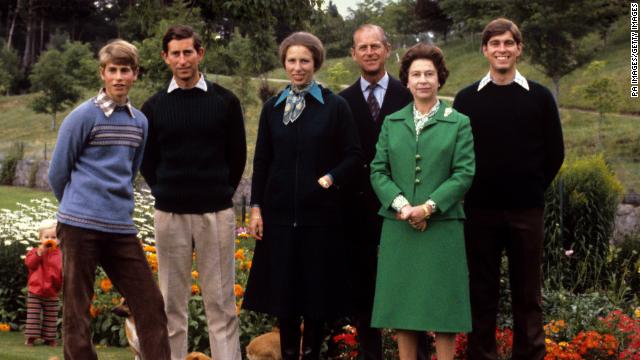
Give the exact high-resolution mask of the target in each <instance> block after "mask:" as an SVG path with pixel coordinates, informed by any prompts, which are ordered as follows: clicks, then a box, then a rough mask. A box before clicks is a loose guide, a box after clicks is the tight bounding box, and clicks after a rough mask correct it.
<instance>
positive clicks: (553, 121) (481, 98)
mask: <svg viewBox="0 0 640 360" xmlns="http://www.w3.org/2000/svg"><path fill="white" fill-rule="evenodd" d="M528 82H529V91H527V90H526V89H524V88H523V87H521V86H520V85H518V84H517V83H511V84H509V85H504V86H498V85H496V84H494V83H492V82H491V83H489V84H487V85H486V86H485V87H484V88H483V89H482V90H480V91H478V90H477V89H478V83H479V82H476V83H474V84H472V85H470V86H469V87H467V88H465V89H463V90H461V91H460V92H459V93H458V94H457V95H456V98H455V101H454V103H453V107H454V108H455V109H456V110H458V111H460V112H461V113H463V114H465V115H467V116H469V118H470V119H471V128H472V131H473V140H474V147H475V152H476V174H475V177H474V179H473V184H472V186H471V189H470V190H469V192H468V193H467V195H466V197H465V206H468V207H476V208H502V209H518V208H532V207H543V206H544V191H545V190H546V188H547V187H548V186H549V184H550V183H551V181H553V178H554V177H555V176H556V174H557V172H558V170H559V169H560V166H561V165H562V161H563V159H564V145H563V141H562V128H561V125H560V116H559V115H558V108H557V106H556V103H555V100H554V99H553V96H552V95H551V93H550V92H549V90H548V89H547V88H545V87H544V86H542V85H540V84H538V83H536V82H534V81H531V80H528Z"/></svg>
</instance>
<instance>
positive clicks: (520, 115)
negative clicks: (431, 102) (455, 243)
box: [453, 18, 564, 360]
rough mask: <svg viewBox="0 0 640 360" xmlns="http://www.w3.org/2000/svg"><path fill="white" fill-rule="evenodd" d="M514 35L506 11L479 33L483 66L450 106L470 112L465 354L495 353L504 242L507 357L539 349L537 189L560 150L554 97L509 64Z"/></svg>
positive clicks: (517, 51)
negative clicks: (472, 161) (509, 322)
mask: <svg viewBox="0 0 640 360" xmlns="http://www.w3.org/2000/svg"><path fill="white" fill-rule="evenodd" d="M522 46H523V45H522V35H521V34H520V31H519V30H518V27H517V26H516V25H515V24H514V23H513V22H511V21H510V20H507V19H502V18H501V19H496V20H493V21H492V22H490V23H489V24H488V25H487V26H486V27H485V29H484V32H483V35H482V53H483V54H484V56H485V57H486V58H487V60H488V62H489V73H488V74H487V75H486V76H485V77H484V78H483V79H482V80H480V81H478V82H475V83H473V84H471V85H470V86H468V87H467V88H465V89H463V90H462V91H460V92H459V93H458V94H457V95H456V98H455V101H454V104H453V106H454V108H456V109H457V110H458V111H460V112H461V113H463V114H466V115H467V116H469V118H470V119H471V127H472V131H473V138H474V143H475V151H476V175H475V178H474V179H473V185H472V186H471V189H470V190H469V192H468V193H467V195H466V198H465V212H466V215H467V222H466V225H465V237H466V244H467V256H468V264H469V280H470V291H471V313H472V320H473V331H472V333H471V334H470V336H469V346H468V357H469V359H471V360H478V359H497V351H496V340H495V329H496V315H497V309H498V300H499V299H498V298H499V287H500V260H501V256H502V251H503V250H506V254H507V257H508V259H509V279H510V285H511V294H512V299H511V300H512V308H513V324H514V339H513V359H523V360H524V359H526V360H541V359H543V358H544V356H545V335H544V331H543V318H542V305H541V259H542V248H543V239H544V222H543V210H544V191H545V189H546V188H547V187H548V186H549V184H550V183H551V181H553V179H554V177H555V176H556V174H557V172H558V170H559V169H560V166H561V164H562V161H563V159H564V146H563V141H562V129H561V126H560V117H559V114H558V108H557V105H556V102H555V101H554V99H553V96H552V95H551V93H550V92H549V90H548V89H547V88H545V87H544V86H542V85H540V84H538V83H536V82H533V81H530V80H527V79H525V78H524V77H523V76H522V75H521V74H520V73H519V72H518V71H517V70H516V61H517V59H518V57H519V56H520V55H521V53H522Z"/></svg>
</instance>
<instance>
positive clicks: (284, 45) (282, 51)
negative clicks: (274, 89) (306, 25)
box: [278, 31, 324, 71]
mask: <svg viewBox="0 0 640 360" xmlns="http://www.w3.org/2000/svg"><path fill="white" fill-rule="evenodd" d="M292 46H304V47H306V48H307V49H308V50H309V52H311V56H312V57H313V70H314V71H318V69H320V67H321V66H322V63H323V62H324V46H323V45H322V41H320V39H318V38H317V37H316V36H315V35H313V34H311V33H308V32H305V31H298V32H295V33H293V34H291V35H289V36H287V37H286V38H285V39H284V40H282V42H281V43H280V47H279V48H278V55H279V56H280V63H281V64H282V66H284V62H285V60H286V58H287V50H289V48H290V47H292Z"/></svg>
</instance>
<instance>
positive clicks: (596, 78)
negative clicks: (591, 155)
mask: <svg viewBox="0 0 640 360" xmlns="http://www.w3.org/2000/svg"><path fill="white" fill-rule="evenodd" d="M605 65H606V62H605V61H593V62H591V63H590V64H589V66H588V67H587V71H586V72H585V76H586V77H587V78H588V79H591V80H590V81H589V82H588V83H587V84H586V85H585V86H584V87H582V88H579V89H578V92H579V93H580V94H581V95H582V96H583V97H584V98H585V99H586V100H588V101H590V102H591V104H592V105H593V106H594V107H595V108H596V110H597V111H598V115H599V116H598V148H599V149H600V150H601V151H604V150H603V149H604V148H603V146H602V124H603V122H604V119H605V117H604V114H605V113H607V112H611V111H614V110H615V109H616V108H617V106H618V103H619V102H620V98H621V96H620V95H621V94H619V93H618V88H617V86H616V83H615V82H614V80H613V79H612V78H611V77H609V76H604V75H602V70H603V69H604V67H605Z"/></svg>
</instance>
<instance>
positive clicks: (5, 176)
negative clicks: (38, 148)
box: [0, 142, 24, 185]
mask: <svg viewBox="0 0 640 360" xmlns="http://www.w3.org/2000/svg"><path fill="white" fill-rule="evenodd" d="M23 157H24V143H23V142H17V143H15V144H13V146H12V147H11V150H10V151H9V153H8V154H7V156H5V158H4V160H2V170H0V185H11V184H12V183H13V179H14V178H15V176H16V168H17V167H18V161H20V160H22V158H23Z"/></svg>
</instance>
